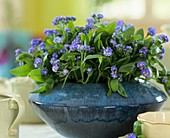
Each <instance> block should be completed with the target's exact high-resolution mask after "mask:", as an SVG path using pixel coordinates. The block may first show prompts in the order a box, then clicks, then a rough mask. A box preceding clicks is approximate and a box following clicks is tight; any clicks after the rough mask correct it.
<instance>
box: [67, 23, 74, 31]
mask: <svg viewBox="0 0 170 138" xmlns="http://www.w3.org/2000/svg"><path fill="white" fill-rule="evenodd" d="M68 28H69V29H70V30H71V32H74V23H73V21H69V23H68Z"/></svg>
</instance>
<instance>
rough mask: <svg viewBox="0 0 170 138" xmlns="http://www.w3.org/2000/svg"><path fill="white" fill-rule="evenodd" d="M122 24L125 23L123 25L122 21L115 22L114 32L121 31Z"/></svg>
mask: <svg viewBox="0 0 170 138" xmlns="http://www.w3.org/2000/svg"><path fill="white" fill-rule="evenodd" d="M124 24H125V23H124V21H123V20H119V21H117V22H116V30H115V32H118V31H119V30H121V29H122V28H123V26H124Z"/></svg>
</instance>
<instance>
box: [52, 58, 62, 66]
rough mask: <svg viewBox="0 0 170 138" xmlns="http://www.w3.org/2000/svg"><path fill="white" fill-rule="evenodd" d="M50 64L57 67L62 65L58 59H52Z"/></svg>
mask: <svg viewBox="0 0 170 138" xmlns="http://www.w3.org/2000/svg"><path fill="white" fill-rule="evenodd" d="M50 63H51V65H53V66H54V65H57V64H58V63H60V60H59V59H56V58H51V59H50Z"/></svg>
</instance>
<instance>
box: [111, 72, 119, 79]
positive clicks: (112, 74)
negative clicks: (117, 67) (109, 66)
mask: <svg viewBox="0 0 170 138" xmlns="http://www.w3.org/2000/svg"><path fill="white" fill-rule="evenodd" d="M111 76H112V78H113V79H116V78H117V77H118V76H117V72H116V71H112V72H111Z"/></svg>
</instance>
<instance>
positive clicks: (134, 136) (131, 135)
mask: <svg viewBox="0 0 170 138" xmlns="http://www.w3.org/2000/svg"><path fill="white" fill-rule="evenodd" d="M127 138H136V134H133V133H130V134H129V135H128V136H127Z"/></svg>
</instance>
